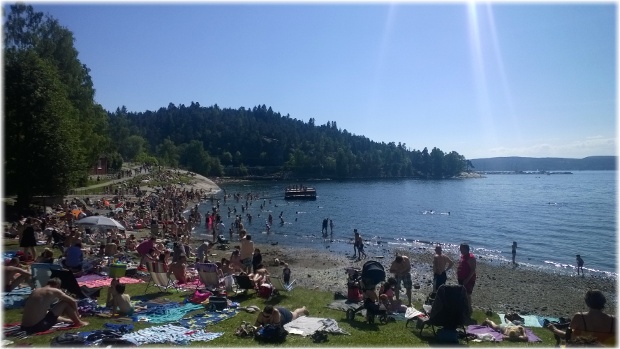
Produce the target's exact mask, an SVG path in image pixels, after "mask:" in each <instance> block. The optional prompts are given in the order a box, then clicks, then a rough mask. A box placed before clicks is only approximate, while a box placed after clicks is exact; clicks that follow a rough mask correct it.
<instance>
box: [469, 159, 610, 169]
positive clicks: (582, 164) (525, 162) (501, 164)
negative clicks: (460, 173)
mask: <svg viewBox="0 0 620 349" xmlns="http://www.w3.org/2000/svg"><path fill="white" fill-rule="evenodd" d="M616 162H617V160H616V157H615V156H589V157H586V158H583V159H567V158H526V157H516V156H513V157H498V158H487V159H473V160H471V163H472V165H473V166H474V170H476V171H537V170H538V171H589V170H615V169H616Z"/></svg>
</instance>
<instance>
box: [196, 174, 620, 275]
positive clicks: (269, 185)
mask: <svg viewBox="0 0 620 349" xmlns="http://www.w3.org/2000/svg"><path fill="white" fill-rule="evenodd" d="M290 184H295V183H291V182H284V181H270V182H264V181H263V182H246V183H243V184H239V183H237V184H227V185H221V188H222V189H225V190H226V192H227V193H241V194H242V195H244V194H246V193H249V192H252V193H256V194H259V195H260V197H261V198H264V200H257V201H253V202H250V203H249V204H251V205H249V208H248V210H247V211H246V212H243V213H242V212H241V204H242V203H243V204H245V199H242V200H241V201H240V202H238V203H237V202H235V201H234V200H233V199H228V200H227V202H226V203H224V202H223V200H221V201H220V210H221V212H222V217H223V219H224V223H225V224H226V226H227V227H229V226H230V224H231V222H232V221H233V220H234V216H235V214H239V215H243V216H244V217H245V214H246V213H248V212H249V213H251V214H252V216H253V221H252V223H251V224H248V221H247V219H245V218H244V225H245V226H246V227H247V228H248V231H249V233H250V234H251V235H252V236H253V240H255V241H257V242H265V243H276V242H277V243H278V244H283V245H292V246H304V247H315V248H317V249H325V248H329V249H330V250H331V251H340V252H343V253H351V251H352V246H351V244H350V242H351V239H352V237H353V229H354V228H357V229H358V230H359V231H360V233H361V235H362V237H363V238H364V239H365V240H369V241H367V244H366V245H367V253H368V255H369V256H371V255H377V254H379V255H384V254H386V255H387V253H390V252H389V251H386V248H389V249H390V250H391V249H393V248H407V249H410V248H418V247H419V248H431V247H432V245H431V244H432V243H436V242H439V243H443V244H446V245H445V247H444V249H445V250H447V251H448V253H455V254H456V253H457V248H458V244H459V243H461V242H467V243H469V244H470V246H471V247H472V249H473V252H474V253H475V254H476V255H478V256H481V257H483V258H484V259H485V260H487V261H488V260H493V261H495V262H498V263H501V262H502V261H508V260H510V259H511V245H512V241H517V243H518V250H517V262H518V263H519V265H520V267H526V268H536V269H543V270H547V271H550V272H559V273H573V272H574V267H573V266H574V264H575V255H576V254H580V255H581V256H582V258H583V259H584V260H585V269H586V271H588V272H590V273H594V274H601V275H607V276H612V277H616V275H617V274H616V242H617V241H616V172H615V171H581V172H573V174H572V175H560V174H558V175H533V174H530V175H487V177H486V178H478V179H462V180H442V181H432V180H410V179H407V180H380V181H377V180H368V181H317V182H311V183H304V185H307V186H312V187H315V188H316V189H317V193H318V197H317V200H316V201H285V200H284V188H285V187H286V186H288V185H290ZM217 197H220V198H221V197H222V193H220V194H219V195H218V196H217ZM270 200H271V201H270ZM263 202H264V203H265V208H264V209H263V210H261V209H260V205H261V203H263ZM228 207H230V208H231V209H233V208H234V207H236V209H237V212H236V213H234V212H233V213H231V216H230V218H229V217H228V215H227V211H228V210H227V208H228ZM210 209H211V202H208V201H207V202H204V203H203V204H202V205H201V206H200V211H201V213H203V217H204V213H205V212H206V211H207V210H210ZM269 213H271V215H272V216H273V222H274V224H273V225H272V226H271V231H270V233H269V234H267V233H266V229H265V223H266V221H267V217H268V215H269ZM281 213H282V216H283V218H284V221H285V223H284V224H280V219H279V216H280V214H281ZM324 218H330V219H332V220H333V222H334V233H333V237H331V236H328V239H327V240H324V239H323V238H322V235H321V223H322V220H323V219H324ZM196 232H197V233H198V234H200V235H199V236H202V234H203V233H204V232H205V227H204V223H203V224H202V225H201V226H199V227H197V228H196ZM226 235H227V234H226ZM330 240H333V242H331V243H330Z"/></svg>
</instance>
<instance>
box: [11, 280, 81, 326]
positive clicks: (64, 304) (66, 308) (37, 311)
mask: <svg viewBox="0 0 620 349" xmlns="http://www.w3.org/2000/svg"><path fill="white" fill-rule="evenodd" d="M52 304H53V305H52ZM61 315H64V316H66V317H63V316H61ZM59 321H63V322H73V325H75V326H87V325H88V322H84V321H82V320H81V319H80V315H79V313H78V308H77V303H76V301H75V299H73V298H71V297H69V296H67V295H66V294H65V293H64V292H62V291H61V290H60V279H58V278H51V279H50V280H49V281H48V282H47V284H46V285H45V286H43V287H41V288H38V289H35V290H34V291H32V293H31V294H30V297H28V299H27V300H26V304H25V305H24V312H23V315H22V323H21V326H20V327H21V330H22V331H26V332H27V333H39V332H44V331H47V330H49V329H50V328H52V326H54V325H55V324H56V323H57V322H59Z"/></svg>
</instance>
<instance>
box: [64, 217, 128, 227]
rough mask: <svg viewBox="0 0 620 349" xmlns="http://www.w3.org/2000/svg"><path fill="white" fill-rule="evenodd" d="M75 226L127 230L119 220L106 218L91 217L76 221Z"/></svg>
mask: <svg viewBox="0 0 620 349" xmlns="http://www.w3.org/2000/svg"><path fill="white" fill-rule="evenodd" d="M75 224H78V225H86V226H91V227H105V228H116V229H119V230H125V227H124V226H123V225H122V224H120V223H119V222H118V221H117V220H115V219H112V218H108V217H105V216H90V217H86V218H82V219H80V220H79V221H76V222H75Z"/></svg>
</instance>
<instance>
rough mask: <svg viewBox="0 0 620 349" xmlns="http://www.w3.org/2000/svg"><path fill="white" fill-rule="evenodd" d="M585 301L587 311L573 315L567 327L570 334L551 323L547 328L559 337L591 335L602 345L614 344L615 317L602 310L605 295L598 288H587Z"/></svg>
mask: <svg viewBox="0 0 620 349" xmlns="http://www.w3.org/2000/svg"><path fill="white" fill-rule="evenodd" d="M585 301H586V305H587V306H588V311H587V312H585V313H577V314H575V315H574V316H573V319H572V320H571V322H570V327H569V331H570V335H568V333H567V332H568V331H566V332H565V331H562V330H559V329H557V328H556V327H555V326H554V325H553V324H549V325H547V328H548V329H549V330H550V331H551V332H553V333H555V334H557V335H558V336H560V338H565V339H570V340H574V339H576V338H578V337H593V338H594V339H596V340H597V341H598V342H599V343H600V344H602V345H604V346H615V345H616V324H615V320H616V319H615V318H614V316H613V315H609V314H606V313H604V312H603V308H604V307H605V303H606V302H607V299H605V295H603V292H601V291H599V290H588V292H586V297H585Z"/></svg>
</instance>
